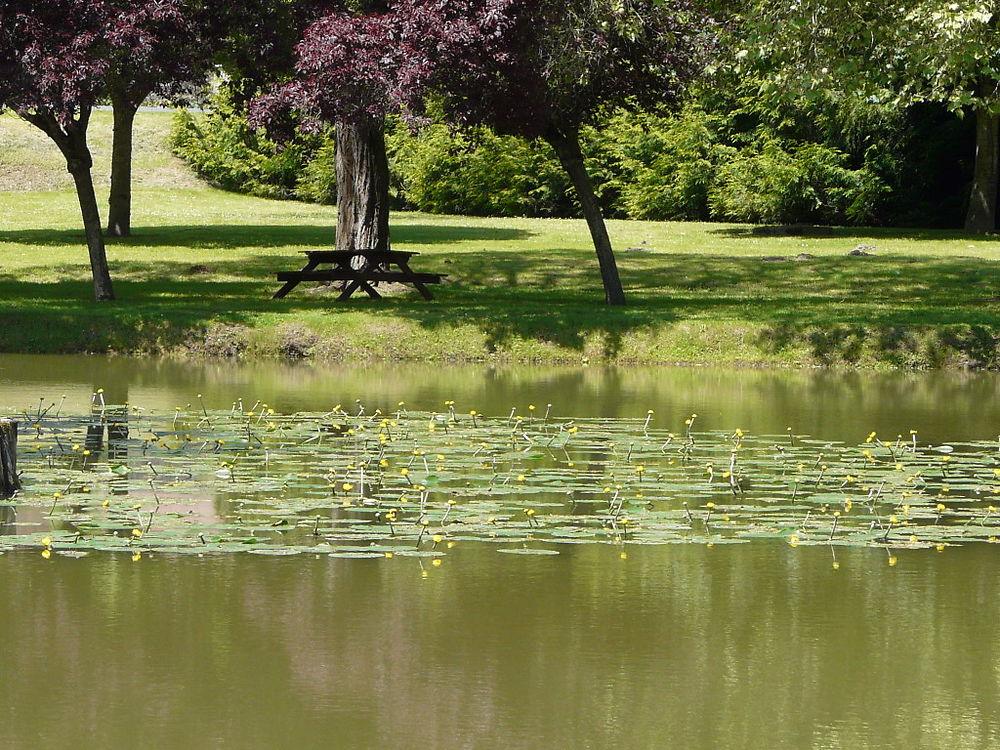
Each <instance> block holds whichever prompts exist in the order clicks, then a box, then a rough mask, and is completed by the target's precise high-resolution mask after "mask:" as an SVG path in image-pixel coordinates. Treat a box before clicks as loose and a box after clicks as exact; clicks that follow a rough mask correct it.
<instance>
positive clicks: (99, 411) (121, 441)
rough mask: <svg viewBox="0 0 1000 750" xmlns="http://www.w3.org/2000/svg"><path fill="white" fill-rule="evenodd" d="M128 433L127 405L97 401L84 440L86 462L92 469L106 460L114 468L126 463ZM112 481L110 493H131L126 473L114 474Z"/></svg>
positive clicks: (84, 462)
mask: <svg viewBox="0 0 1000 750" xmlns="http://www.w3.org/2000/svg"><path fill="white" fill-rule="evenodd" d="M128 435H129V429H128V406H103V405H100V404H95V405H94V407H93V408H92V410H91V415H90V422H89V423H88V424H87V437H86V438H85V439H84V454H83V458H84V461H83V465H84V466H85V467H87V468H89V467H91V466H93V465H95V464H100V463H102V460H104V461H106V463H107V465H108V466H109V467H114V466H115V465H118V464H124V463H125V462H127V461H128ZM105 436H106V439H105ZM105 446H107V448H106V450H105ZM110 484H111V494H113V495H127V494H128V480H127V479H126V478H125V477H124V476H118V475H115V477H114V478H113V479H112V480H111V482H110Z"/></svg>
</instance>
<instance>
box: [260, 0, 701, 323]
mask: <svg viewBox="0 0 1000 750" xmlns="http://www.w3.org/2000/svg"><path fill="white" fill-rule="evenodd" d="M712 32H713V28H712V25H711V23H710V22H709V21H708V20H707V19H706V17H705V15H704V14H703V13H701V12H700V11H699V9H698V8H697V7H696V6H695V4H694V2H692V1H689V0H568V1H566V2H562V1H558V0H396V2H392V3H389V5H388V9H387V12H385V13H382V14H374V15H368V16H365V17H354V16H350V15H347V14H331V15H328V16H326V17H325V18H324V19H322V20H321V21H318V22H317V23H315V24H313V25H312V26H311V27H310V28H309V29H308V30H307V32H306V35H305V38H304V40H303V41H302V43H301V44H300V45H299V58H298V62H297V65H296V71H297V74H298V78H297V80H296V81H295V82H294V83H292V84H290V85H288V86H285V87H284V88H282V89H281V90H279V91H278V92H276V93H275V94H273V95H272V96H270V97H268V98H266V99H265V100H263V101H262V102H260V103H259V111H260V112H261V115H262V116H263V117H264V118H265V119H271V120H273V119H274V118H278V117H280V116H281V114H282V113H283V112H286V111H288V110H289V109H297V110H299V111H301V112H304V113H306V114H308V115H311V116H313V117H315V118H318V119H320V120H332V119H338V118H340V119H344V118H346V119H351V120H354V121H357V120H359V119H364V118H365V117H378V116H382V115H384V114H385V113H386V112H389V111H398V110H402V111H403V112H404V113H405V114H407V115H408V116H410V117H420V116H421V115H422V114H423V113H424V108H425V106H426V104H427V102H428V100H429V99H433V100H435V101H437V102H440V103H441V106H442V107H443V108H444V111H445V112H446V113H447V115H448V116H449V118H450V119H451V120H452V121H453V122H455V123H457V124H461V125H466V124H469V125H472V124H487V125H490V126H492V127H494V128H495V129H497V130H499V131H501V132H506V133H512V134H517V135H522V136H527V137H529V138H543V139H545V140H546V141H547V142H548V143H549V144H551V145H552V147H553V149H554V150H555V152H556V154H557V155H558V157H559V160H560V162H561V163H562V165H563V168H564V169H565V170H566V171H567V173H568V174H569V176H570V178H571V179H572V182H573V184H574V186H575V188H576V192H577V197H578V199H579V201H580V204H581V207H582V209H583V212H584V215H585V217H586V219H587V224H588V227H589V229H590V232H591V236H592V238H593V241H594V247H595V250H596V252H597V256H598V261H599V265H600V268H601V276H602V279H603V282H604V288H605V297H606V301H607V302H608V304H612V305H621V304H624V302H625V295H624V292H623V290H622V286H621V281H620V279H619V276H618V269H617V264H616V262H615V256H614V252H613V250H612V247H611V242H610V239H609V237H608V233H607V229H606V227H605V224H604V219H603V216H602V214H601V210H600V206H599V205H598V202H597V199H596V196H595V194H594V188H593V185H592V183H591V180H590V177H589V175H588V173H587V170H586V168H585V165H584V161H583V155H582V153H581V150H580V138H579V133H580V128H581V126H582V125H583V124H584V123H587V122H590V121H592V120H593V119H595V118H596V117H597V116H599V115H600V114H602V113H605V112H607V111H609V110H611V109H614V108H619V107H625V108H639V107H647V106H657V105H659V106H663V105H668V106H669V105H672V104H674V103H676V102H677V100H678V97H679V95H680V92H681V91H682V90H683V87H684V84H685V82H686V81H688V80H690V79H691V78H692V77H693V76H694V75H695V74H696V73H697V72H698V71H699V70H700V68H701V66H702V63H703V62H704V60H705V52H706V50H707V49H708V48H709V47H710V46H711V42H712V38H713V34H712Z"/></svg>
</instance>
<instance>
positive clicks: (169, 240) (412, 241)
mask: <svg viewBox="0 0 1000 750" xmlns="http://www.w3.org/2000/svg"><path fill="white" fill-rule="evenodd" d="M132 231H133V235H132V236H131V237H127V238H123V239H112V238H108V239H107V243H108V246H109V247H113V246H123V247H131V246H137V247H173V248H178V247H179V248H191V249H192V250H214V249H218V250H224V249H233V250H235V249H239V248H266V247H287V248H295V249H314V248H321V247H332V246H333V242H334V233H335V227H334V226H333V225H330V226H323V225H318V226H317V225H308V224H307V225H294V226H256V225H243V224H232V225H230V224H225V225H223V224H216V225H208V226H166V227H165V226H157V227H150V228H146V227H137V228H134V229H133V230H132ZM391 234H392V242H393V243H395V244H401V245H402V244H405V245H439V244H444V243H450V242H469V241H484V242H504V241H507V242H515V241H519V240H524V239H527V238H529V237H531V236H532V234H533V233H532V232H529V231H527V230H523V229H507V228H503V227H466V226H457V225H456V226H449V225H441V226H439V225H423V224H399V225H397V226H394V227H393V228H392V233H391ZM84 241H85V240H84V234H83V230H82V229H22V230H17V231H13V232H0V242H12V243H17V244H21V245H36V246H39V247H54V246H62V245H76V244H83V243H84Z"/></svg>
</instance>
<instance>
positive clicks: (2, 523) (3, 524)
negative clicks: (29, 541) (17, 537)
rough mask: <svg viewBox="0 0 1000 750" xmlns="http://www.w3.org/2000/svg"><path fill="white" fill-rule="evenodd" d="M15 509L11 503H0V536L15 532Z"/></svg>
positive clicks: (11, 534) (10, 534)
mask: <svg viewBox="0 0 1000 750" xmlns="http://www.w3.org/2000/svg"><path fill="white" fill-rule="evenodd" d="M16 524H17V509H16V508H15V507H14V506H13V505H4V504H0V536H13V535H14V534H16V533H17V525H16Z"/></svg>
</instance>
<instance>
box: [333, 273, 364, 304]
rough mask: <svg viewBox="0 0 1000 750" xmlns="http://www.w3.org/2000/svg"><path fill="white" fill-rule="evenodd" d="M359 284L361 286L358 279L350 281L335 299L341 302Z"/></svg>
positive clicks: (352, 292) (349, 295)
mask: <svg viewBox="0 0 1000 750" xmlns="http://www.w3.org/2000/svg"><path fill="white" fill-rule="evenodd" d="M359 286H361V282H360V281H358V280H357V279H355V280H354V281H352V282H350V283H349V284H348V285H347V286H345V287H344V291H342V292H341V293H340V296H339V297H337V301H338V302H343V301H344V300H346V299H350V297H351V295H352V294H354V292H355V291H357V289H358V287H359Z"/></svg>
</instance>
